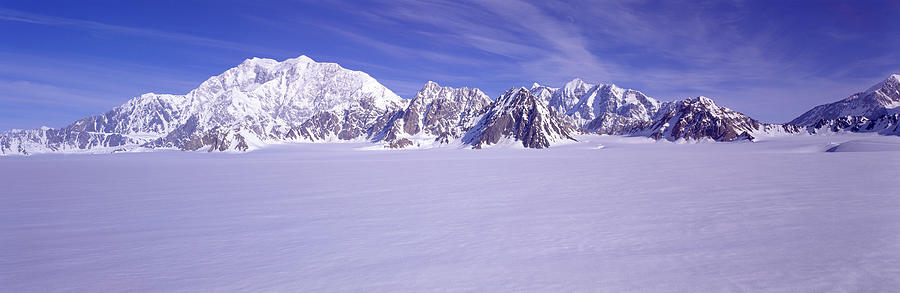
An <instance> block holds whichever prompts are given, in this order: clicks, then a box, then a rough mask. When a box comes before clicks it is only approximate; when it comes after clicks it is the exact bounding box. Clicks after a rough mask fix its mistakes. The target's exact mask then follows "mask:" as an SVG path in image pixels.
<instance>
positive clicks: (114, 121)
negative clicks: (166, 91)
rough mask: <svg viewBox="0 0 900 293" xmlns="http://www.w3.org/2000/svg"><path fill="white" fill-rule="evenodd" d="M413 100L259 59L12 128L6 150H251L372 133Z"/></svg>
mask: <svg viewBox="0 0 900 293" xmlns="http://www.w3.org/2000/svg"><path fill="white" fill-rule="evenodd" d="M406 103H407V100H405V99H402V98H400V97H399V96H397V95H396V94H394V93H393V92H392V91H391V90H389V89H387V88H386V87H384V86H383V85H381V84H380V83H378V81H376V80H375V79H374V78H372V77H371V76H369V75H368V74H366V73H363V72H360V71H353V70H348V69H344V68H342V67H340V66H339V65H337V64H335V63H319V62H315V61H313V60H312V59H310V58H308V57H306V56H300V57H298V58H294V59H288V60H285V61H282V62H278V61H275V60H271V59H259V58H253V59H248V60H246V61H244V62H243V63H241V64H240V65H238V66H237V67H235V68H231V69H229V70H227V71H225V72H224V73H222V74H220V75H218V76H214V77H211V78H209V79H208V80H206V81H205V82H203V83H202V84H201V85H200V86H199V87H198V88H196V89H194V90H192V91H191V92H189V93H187V94H185V95H160V94H153V93H148V94H144V95H141V96H139V97H136V98H133V99H131V100H129V101H128V102H126V103H125V104H123V105H122V106H119V107H116V108H114V109H112V110H110V111H109V112H107V113H105V114H102V115H97V116H91V117H87V118H84V119H81V120H79V121H76V122H75V123H73V124H71V125H69V126H67V127H64V128H62V129H48V128H42V129H35V130H26V131H10V132H6V133H4V134H3V135H2V136H0V152H2V153H39V152H50V151H66V152H78V151H91V150H95V149H97V148H103V149H106V150H109V149H128V148H138V147H148V148H159V147H167V148H178V149H182V150H197V149H201V148H206V147H208V148H209V149H210V150H229V149H236V150H247V149H251V148H253V147H254V146H258V145H260V144H265V143H269V142H277V141H283V140H291V139H296V140H310V141H318V140H333V139H341V140H353V139H365V137H366V136H367V135H368V133H367V131H368V130H369V129H368V125H371V123H372V122H374V121H375V120H376V119H377V118H379V117H380V116H381V115H383V114H385V113H387V112H390V111H395V110H398V109H402V108H404V107H405V106H406ZM326 113H327V114H326ZM314 115H316V117H314ZM323 116H327V117H325V118H323ZM311 117H312V118H315V119H310V118H311ZM326 118H329V119H331V120H336V121H339V122H340V123H337V125H338V126H337V127H335V128H331V129H328V130H329V131H324V130H323V129H322V128H317V129H316V130H317V131H319V132H320V135H319V136H314V135H304V134H306V133H307V132H303V130H304V128H303V126H304V125H308V124H313V122H315V121H319V120H327V119H326Z"/></svg>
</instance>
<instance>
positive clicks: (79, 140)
mask: <svg viewBox="0 0 900 293" xmlns="http://www.w3.org/2000/svg"><path fill="white" fill-rule="evenodd" d="M898 107H900V75H892V76H890V77H889V78H888V79H886V80H885V81H883V82H881V83H879V84H877V85H875V86H873V87H871V88H869V89H868V90H866V91H864V92H860V93H856V94H854V95H851V96H850V97H848V98H846V99H843V100H841V101H838V102H834V103H830V104H825V105H820V106H817V107H815V108H813V109H811V110H810V111H808V112H806V113H804V114H803V115H801V116H800V117H797V118H796V119H794V120H793V121H791V122H789V123H785V124H767V123H762V122H759V121H757V120H755V119H752V118H750V117H749V116H747V115H744V114H742V113H740V112H737V111H734V110H731V109H728V108H725V107H721V106H718V105H716V103H715V102H714V101H713V100H712V99H709V98H707V97H703V96H700V97H695V98H688V99H684V100H677V101H668V102H661V101H658V100H656V99H653V98H650V97H648V96H647V95H645V94H643V93H641V92H640V91H636V90H632V89H624V88H620V87H617V86H616V85H614V84H589V83H586V82H584V81H582V80H581V79H575V80H572V81H570V82H568V83H566V84H565V85H564V86H563V87H561V88H554V87H548V86H544V85H540V84H533V85H532V86H531V87H514V88H511V89H509V90H508V91H506V92H505V93H503V94H502V95H501V96H500V97H499V98H497V99H496V100H491V99H490V97H488V96H487V95H486V94H485V93H484V92H482V91H481V90H479V89H470V88H452V87H442V86H440V85H438V84H437V83H435V82H430V81H429V82H427V83H426V84H425V85H424V86H423V87H422V89H421V90H420V91H419V92H417V93H416V95H415V96H414V97H412V98H411V99H404V98H401V97H400V96H398V95H396V94H395V93H394V92H392V91H391V90H390V89H388V88H387V87H385V86H383V85H382V84H380V83H379V82H378V81H377V80H375V79H374V78H372V77H371V76H369V75H368V74H366V73H364V72H360V71H354V70H349V69H345V68H343V67H341V66H339V65H338V64H335V63H324V62H315V61H313V60H312V59H310V58H308V57H306V56H300V57H298V58H294V59H288V60H285V61H282V62H278V61H275V60H272V59H260V58H252V59H247V60H245V61H244V62H243V63H241V64H240V65H238V66H237V67H234V68H231V69H229V70H227V71H225V72H224V73H222V74H220V75H218V76H213V77H211V78H209V79H207V80H206V81H204V82H203V83H202V84H200V86H198V87H197V88H196V89H194V90H192V91H190V92H188V93H187V94H184V95H170V94H154V93H147V94H143V95H141V96H138V97H135V98H132V99H131V100H129V101H127V102H126V103H125V104H123V105H121V106H118V107H115V108H113V109H112V110H110V111H108V112H106V113H104V114H100V115H95V116H90V117H85V118H82V119H80V120H78V121H75V122H73V123H72V124H70V125H68V126H65V127H62V128H58V129H55V128H48V127H42V128H38V129H30V130H10V131H6V132H3V133H2V134H0V155H11V154H23V155H28V154H36V153H48V152H62V153H109V152H119V151H144V150H153V149H178V150H185V151H195V150H205V151H249V150H253V149H257V148H261V147H264V146H266V145H268V144H277V143H284V142H371V143H375V144H380V145H383V146H384V147H386V148H429V147H437V146H455V147H468V148H475V149H480V148H485V147H491V146H497V145H503V146H520V147H525V148H547V147H551V146H553V145H556V144H563V143H569V142H574V141H576V138H575V136H576V135H578V134H609V135H629V136H646V137H650V138H653V139H657V140H668V141H677V140H712V141H719V142H726V141H736V140H750V141H753V140H755V139H756V138H757V137H759V136H766V135H773V134H799V133H809V134H816V133H823V132H875V133H880V134H886V135H900V128H898V127H900V126H898V120H900V108H898Z"/></svg>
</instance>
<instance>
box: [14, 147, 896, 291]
mask: <svg viewBox="0 0 900 293" xmlns="http://www.w3.org/2000/svg"><path fill="white" fill-rule="evenodd" d="M578 139H579V141H581V142H580V143H576V144H570V145H565V146H559V147H554V148H552V149H545V150H531V149H503V148H492V149H486V150H480V151H472V150H461V149H450V148H444V149H428V150H413V151H405V150H399V151H377V152H376V151H365V150H359V149H360V148H361V147H365V146H370V145H368V144H284V145H278V146H270V147H268V148H265V149H262V150H260V151H256V152H251V153H245V154H230V153H211V154H207V153H193V152H187V153H186V152H177V151H163V152H155V153H122V154H113V155H102V156H93V155H59V154H53V155H36V156H32V157H3V158H0V187H2V190H0V291H2V292H230V291H254V292H259V291H262V292H423V291H440V292H459V291H478V292H519V291H529V292H572V291H579V292H585V291H588V292H760V291H765V292H898V291H900V213H898V211H900V195H898V193H900V181H898V180H897V176H896V174H898V172H900V151H883V150H884V149H878V150H880V151H859V150H860V149H862V150H866V148H865V146H863V147H859V146H860V144H859V143H852V142H853V141H866V142H868V143H869V144H872V143H873V142H874V143H880V144H897V143H900V138H898V137H879V136H865V135H818V136H809V135H798V136H787V137H776V138H766V139H763V140H761V141H760V142H757V143H746V142H742V143H684V144H677V143H668V142H653V141H652V140H650V139H647V138H637V137H635V138H629V137H620V136H583V137H578ZM845 143H850V145H851V146H852V145H856V146H857V147H854V149H855V150H857V151H854V152H827V150H829V149H830V148H832V147H834V146H835V145H842V144H845ZM600 146H602V147H603V148H602V149H598V148H599V147H600Z"/></svg>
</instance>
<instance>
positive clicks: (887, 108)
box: [790, 74, 900, 126]
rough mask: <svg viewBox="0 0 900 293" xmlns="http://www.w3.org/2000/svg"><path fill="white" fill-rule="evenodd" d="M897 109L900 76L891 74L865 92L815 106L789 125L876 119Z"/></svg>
mask: <svg viewBox="0 0 900 293" xmlns="http://www.w3.org/2000/svg"><path fill="white" fill-rule="evenodd" d="M898 107H900V75H897V74H893V75H891V76H889V77H888V78H887V79H885V80H884V81H882V82H880V83H878V84H876V85H874V86H872V87H870V88H869V89H867V90H866V91H863V92H859V93H856V94H853V95H851V96H849V97H847V98H845V99H843V100H840V101H837V102H834V103H830V104H824V105H819V106H816V107H815V108H812V109H811V110H809V111H807V112H806V113H803V114H802V115H800V116H799V117H797V118H796V119H794V120H793V121H791V122H790V124H796V125H802V126H812V125H813V124H816V123H818V122H819V121H821V120H833V119H838V118H841V117H846V116H862V117H866V118H869V119H877V118H878V117H879V116H882V115H884V114H891V113H897V112H898V111H897V109H898Z"/></svg>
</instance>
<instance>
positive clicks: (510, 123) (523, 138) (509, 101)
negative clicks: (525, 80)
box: [463, 87, 574, 149]
mask: <svg viewBox="0 0 900 293" xmlns="http://www.w3.org/2000/svg"><path fill="white" fill-rule="evenodd" d="M573 131H574V130H573V129H572V128H571V127H570V126H568V125H567V124H565V123H564V122H563V121H561V118H560V117H559V116H558V115H556V113H554V110H552V109H550V108H548V107H547V106H546V105H545V104H544V102H543V101H542V100H541V99H540V98H538V97H536V96H535V95H533V94H531V92H530V91H529V90H528V89H526V88H524V87H522V88H518V89H515V88H513V89H510V90H508V91H506V92H505V93H504V94H503V95H502V96H501V97H500V98H498V99H497V100H496V101H495V102H494V103H493V105H491V108H490V109H489V110H488V111H487V113H485V114H484V115H483V116H482V117H481V118H480V119H479V121H478V124H477V125H476V126H475V127H473V128H472V129H471V130H469V132H468V133H466V136H465V137H464V138H463V142H465V143H467V144H470V145H472V147H473V148H483V147H488V146H491V145H496V144H500V143H503V142H504V141H505V142H509V143H513V142H520V143H521V145H522V146H523V147H526V148H538V149H540V148H547V147H550V146H551V145H553V144H555V143H560V142H563V141H566V140H572V141H574V139H573V138H572V137H571V134H572V132H573Z"/></svg>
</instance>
